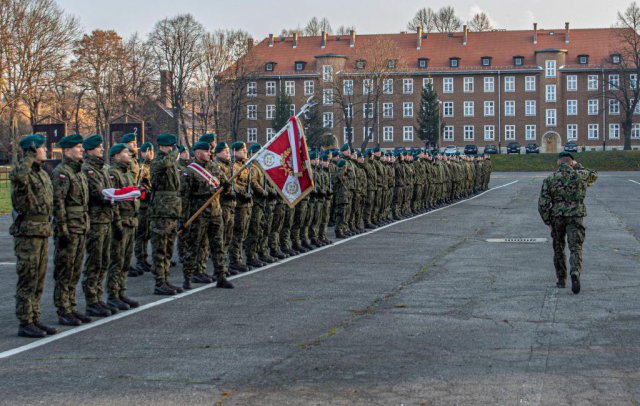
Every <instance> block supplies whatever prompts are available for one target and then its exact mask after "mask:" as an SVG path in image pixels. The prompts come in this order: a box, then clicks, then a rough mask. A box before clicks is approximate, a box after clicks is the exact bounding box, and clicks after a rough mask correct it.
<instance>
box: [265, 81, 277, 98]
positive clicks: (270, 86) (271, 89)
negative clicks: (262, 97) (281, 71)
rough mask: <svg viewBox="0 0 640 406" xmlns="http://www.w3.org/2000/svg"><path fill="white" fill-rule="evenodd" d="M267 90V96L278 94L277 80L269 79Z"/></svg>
mask: <svg viewBox="0 0 640 406" xmlns="http://www.w3.org/2000/svg"><path fill="white" fill-rule="evenodd" d="M266 86H267V87H266V91H265V94H266V95H267V96H275V95H276V82H274V81H271V80H270V81H268V82H267V84H266Z"/></svg>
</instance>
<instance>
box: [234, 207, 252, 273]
mask: <svg viewBox="0 0 640 406" xmlns="http://www.w3.org/2000/svg"><path fill="white" fill-rule="evenodd" d="M251 209H252V207H251V206H249V205H238V206H236V211H235V213H234V216H235V218H234V220H233V237H232V238H231V245H230V246H229V257H230V258H231V262H234V263H242V262H243V261H242V254H243V251H244V246H243V244H244V240H245V239H246V238H247V233H248V232H249V220H251Z"/></svg>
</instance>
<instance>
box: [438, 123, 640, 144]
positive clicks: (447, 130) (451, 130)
mask: <svg viewBox="0 0 640 406" xmlns="http://www.w3.org/2000/svg"><path fill="white" fill-rule="evenodd" d="M639 133H640V131H639ZM454 138H455V127H454V126H452V125H445V126H444V129H443V130H442V140H443V141H453V140H454Z"/></svg>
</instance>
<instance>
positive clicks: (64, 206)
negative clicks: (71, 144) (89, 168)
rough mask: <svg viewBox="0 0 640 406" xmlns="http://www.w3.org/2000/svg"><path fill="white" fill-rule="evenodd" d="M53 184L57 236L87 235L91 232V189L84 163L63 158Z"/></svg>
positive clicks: (52, 180)
mask: <svg viewBox="0 0 640 406" xmlns="http://www.w3.org/2000/svg"><path fill="white" fill-rule="evenodd" d="M51 182H52V183H53V216H54V224H55V231H56V234H57V235H68V234H69V233H72V234H85V233H86V232H87V231H88V230H89V214H88V213H87V211H88V205H89V188H88V186H87V179H86V178H85V177H84V174H83V173H82V162H81V161H77V162H76V161H73V160H71V159H68V158H66V157H65V158H63V159H62V162H60V163H59V164H58V166H56V167H55V169H54V170H53V172H52V174H51Z"/></svg>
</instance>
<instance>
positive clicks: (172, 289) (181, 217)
mask: <svg viewBox="0 0 640 406" xmlns="http://www.w3.org/2000/svg"><path fill="white" fill-rule="evenodd" d="M44 143H45V139H44V137H42V136H40V135H37V134H34V135H30V136H27V137H25V138H23V139H22V140H21V141H20V147H21V148H22V150H23V152H24V159H23V160H22V162H21V163H20V164H19V165H17V166H16V167H15V168H14V169H13V171H12V173H11V182H12V195H11V197H12V203H13V207H14V221H13V224H12V226H11V230H10V232H11V234H12V235H13V236H14V242H15V253H16V257H17V263H16V267H17V273H18V282H17V287H16V314H17V317H18V319H19V321H20V327H19V330H18V334H19V335H21V336H27V337H43V336H45V335H47V334H55V333H56V329H55V328H53V327H50V326H47V325H44V324H43V323H42V322H41V321H40V300H41V296H42V292H43V287H44V279H45V274H46V266H47V258H48V248H47V247H48V245H47V242H48V238H49V237H50V236H51V235H54V237H55V239H54V241H55V253H54V280H55V287H54V304H55V306H56V308H57V313H58V318H59V323H60V324H62V325H70V326H77V325H80V324H82V323H89V322H91V321H92V317H107V316H110V315H112V314H115V313H117V312H118V311H123V310H128V309H130V308H135V307H138V306H139V303H138V302H137V301H136V300H134V299H132V298H130V297H128V296H127V294H126V291H127V279H128V277H134V276H140V275H142V274H144V273H145V272H152V273H153V276H154V279H155V286H154V294H158V295H175V294H177V293H181V292H183V291H184V290H188V289H192V288H193V284H194V283H212V282H216V286H217V287H220V288H233V285H232V284H231V283H230V282H229V281H228V280H227V277H228V275H230V274H231V275H235V274H237V273H239V272H246V271H248V270H250V269H251V268H256V267H261V266H264V265H265V264H268V263H273V262H276V261H278V260H280V259H284V258H287V257H289V256H293V255H297V254H299V253H302V252H307V251H309V250H312V249H314V248H316V247H320V246H324V245H326V244H330V243H331V240H330V239H329V238H328V235H327V232H328V228H329V227H330V226H333V225H335V234H336V237H338V238H343V237H346V236H349V235H353V234H356V233H361V232H363V231H364V230H365V229H372V228H375V227H378V226H381V225H384V224H387V223H389V222H391V221H394V220H398V219H401V218H405V217H408V216H411V215H415V214H418V213H420V212H424V211H427V210H429V209H433V208H436V207H440V206H442V205H444V204H448V203H451V202H452V201H455V200H457V199H460V198H463V197H466V196H469V195H471V194H473V193H477V192H479V191H481V190H484V189H486V188H487V185H488V182H489V176H490V173H491V165H490V161H485V160H484V158H473V157H465V156H462V157H446V156H443V155H440V154H434V155H431V154H429V153H426V152H424V151H422V150H416V151H402V152H397V153H384V152H383V151H382V150H381V149H380V148H379V147H376V148H373V149H371V150H367V151H365V152H364V153H363V152H359V151H354V150H352V149H351V148H350V147H349V145H348V144H345V145H343V146H342V147H341V148H340V149H339V150H337V149H330V150H325V151H312V152H311V153H310V161H311V165H312V167H313V179H314V187H313V190H312V192H311V193H310V194H309V195H308V196H306V197H304V198H303V199H302V200H301V201H299V202H298V204H296V205H295V207H289V205H287V204H286V203H285V201H284V199H282V198H280V197H279V191H278V190H277V188H275V187H274V186H273V185H272V184H271V183H270V182H268V180H267V178H266V176H265V173H264V172H263V171H262V170H261V169H260V167H259V166H258V165H257V164H256V163H255V162H254V163H251V164H249V165H246V162H247V160H248V159H249V158H250V157H251V155H253V154H255V153H257V152H258V151H259V150H260V145H257V144H255V145H252V146H251V147H250V148H248V149H247V147H246V145H245V144H244V143H243V142H236V143H234V144H232V145H231V146H229V145H227V144H226V143H225V142H217V140H216V136H215V135H214V134H205V135H203V136H201V137H200V139H199V141H198V142H197V143H195V144H194V145H193V146H192V148H191V151H188V150H187V149H185V148H184V147H183V146H180V147H176V144H177V138H176V137H175V136H174V135H171V134H161V135H160V136H158V138H157V144H158V145H157V150H155V151H154V148H153V146H152V144H150V143H144V144H142V145H141V146H140V148H139V149H138V146H137V139H136V136H135V134H125V135H124V136H123V137H122V139H121V142H120V143H118V144H115V145H114V146H112V147H111V148H110V149H109V151H108V156H109V160H110V162H109V164H107V163H106V162H105V160H104V155H105V151H104V146H103V139H102V137H101V136H99V135H93V136H90V137H87V138H84V139H83V138H82V137H81V136H80V135H77V134H74V135H70V136H67V137H64V138H63V139H62V140H61V141H60V143H59V144H58V145H59V147H60V148H62V151H63V158H62V162H61V163H60V164H59V165H58V166H57V167H56V168H55V169H54V170H53V172H52V174H51V177H49V175H48V174H46V172H45V171H44V169H43V163H44V161H45V158H46V148H45V146H44ZM156 154H157V155H156ZM106 190H117V191H118V192H119V193H120V194H121V197H122V196H128V194H127V193H129V192H131V191H133V190H135V191H136V192H139V193H135V194H134V195H132V196H135V197H131V198H121V199H117V200H114V196H113V195H109V196H110V197H109V196H108V195H107V194H105V191H106ZM123 193H124V195H123ZM212 197H213V199H212V200H210V199H211V198H212ZM211 201H212V203H210V202H211ZM205 203H209V204H207V205H205ZM202 207H204V210H199V209H201V208H202ZM196 212H198V213H199V215H198V216H197V217H195V221H193V223H191V224H190V225H189V226H188V227H185V226H184V222H185V221H186V220H187V219H189V218H191V217H192V216H194V214H196ZM51 218H53V220H54V221H53V223H52V222H51V221H50V219H51ZM176 240H177V248H178V256H179V258H180V260H181V262H182V268H183V279H184V282H183V284H182V286H181V287H180V286H176V285H173V284H171V282H170V281H169V272H170V268H171V267H172V266H173V265H175V263H173V262H172V256H173V254H174V246H175V245H176ZM149 242H150V243H151V257H152V263H150V262H149V260H148V258H149V253H148V246H149ZM85 255H86V257H85ZM134 255H135V265H134V266H132V265H131V264H132V259H133V256H134ZM209 258H210V259H211V261H212V263H213V269H214V274H213V275H210V274H207V272H206V268H207V262H208V260H209ZM83 265H84V266H83ZM81 276H82V289H83V292H84V295H85V301H86V311H85V312H84V313H81V312H79V311H78V310H77V306H76V287H77V285H78V283H79V281H80V278H81ZM105 287H106V296H107V300H106V301H104V293H105V292H104V290H105Z"/></svg>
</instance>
